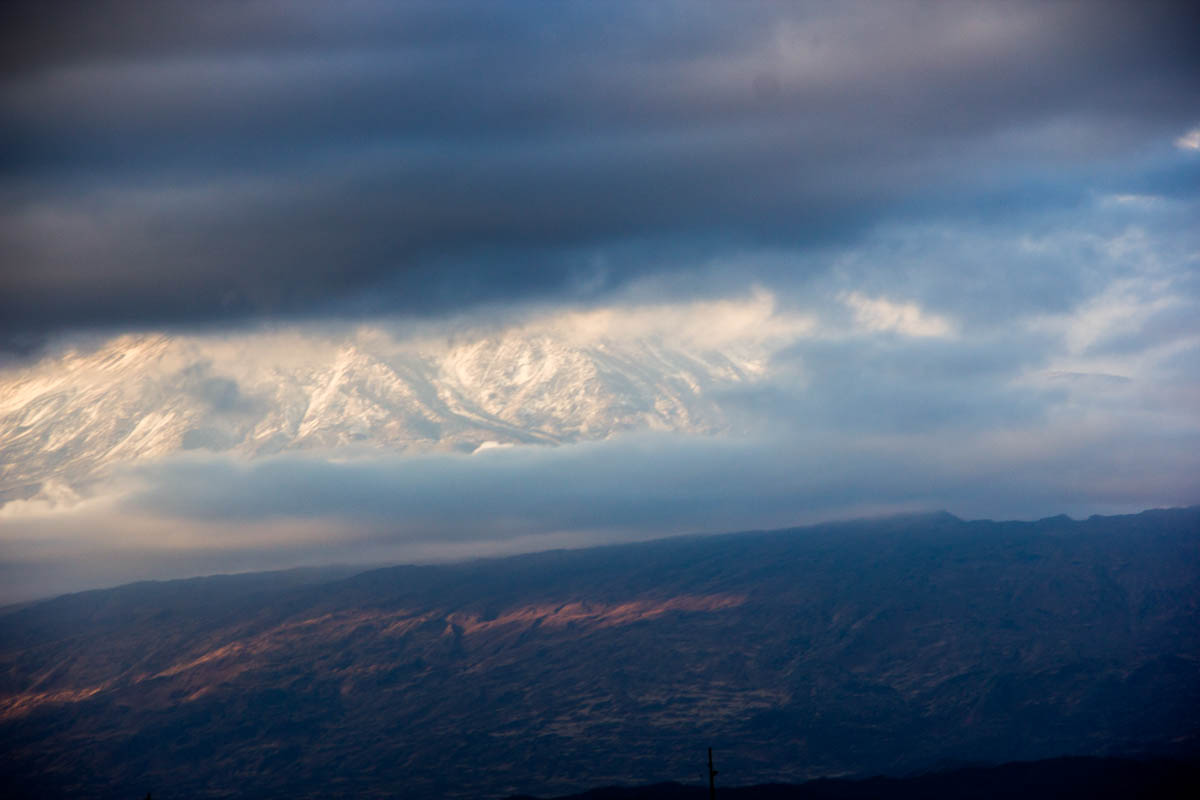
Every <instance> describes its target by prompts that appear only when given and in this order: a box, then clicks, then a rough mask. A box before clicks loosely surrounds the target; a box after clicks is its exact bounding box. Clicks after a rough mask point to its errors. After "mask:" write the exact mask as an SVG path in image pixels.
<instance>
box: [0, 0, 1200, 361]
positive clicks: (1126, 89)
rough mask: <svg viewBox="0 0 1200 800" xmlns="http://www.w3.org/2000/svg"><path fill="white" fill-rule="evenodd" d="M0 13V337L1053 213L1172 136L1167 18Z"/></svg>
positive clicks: (1036, 13) (1178, 120)
mask: <svg viewBox="0 0 1200 800" xmlns="http://www.w3.org/2000/svg"><path fill="white" fill-rule="evenodd" d="M3 13H4V14H5V15H6V17H5V20H4V22H5V25H4V31H5V32H4V34H3V37H4V47H3V48H2V49H3V57H2V60H0V65H2V68H3V82H2V84H0V137H2V138H0V152H2V153H3V154H4V155H3V156H2V159H3V160H2V162H0V214H2V217H0V253H2V254H3V262H2V272H0V320H3V322H2V323H0V334H3V339H4V340H5V341H8V340H12V341H26V340H30V341H33V340H36V338H37V337H38V336H39V335H43V334H45V333H47V332H53V331H55V330H59V329H62V328H70V327H80V326H89V325H101V326H103V325H118V326H122V325H123V326H129V325H134V326H136V325H145V324H163V323H166V322H203V321H206V320H217V319H236V318H253V317H257V316H261V315H295V314H313V313H343V314H344V313H350V312H390V311H404V312H428V311H437V310H444V309H451V308H455V307H462V306H465V305H469V304H472V303H478V302H483V301H501V302H502V301H511V300H522V299H528V298H537V297H553V296H561V297H571V298H579V297H586V296H590V295H594V294H596V293H598V292H603V291H605V290H606V289H609V288H611V287H614V286H618V285H622V284H624V283H627V282H628V281H629V280H630V279H632V278H635V277H638V276H643V275H646V274H648V273H650V272H653V271H656V270H664V269H678V268H680V265H681V264H686V263H688V262H689V261H691V262H694V261H696V260H703V259H708V258H713V257H715V256H718V255H719V254H721V253H730V252H737V251H742V250H745V249H753V248H756V247H785V248H795V247H803V246H806V245H809V244H812V243H815V242H822V241H828V240H830V239H831V238H832V239H837V238H842V237H845V236H847V235H849V234H851V233H853V232H855V231H858V230H861V229H862V228H863V226H866V225H869V224H872V223H874V222H877V221H879V220H881V219H888V218H890V217H911V216H913V215H914V214H915V215H918V216H922V215H925V216H928V215H938V214H946V213H958V212H960V211H961V210H963V209H968V210H969V209H976V210H979V209H984V210H987V212H988V213H989V214H991V213H1004V212H1005V211H1006V210H1009V211H1011V210H1012V208H1009V207H1029V206H1030V205H1037V204H1038V203H1050V204H1058V205H1062V204H1068V205H1069V204H1071V203H1077V202H1079V201H1080V198H1081V197H1083V196H1084V195H1085V194H1086V193H1087V192H1088V191H1090V190H1092V189H1094V188H1096V186H1097V185H1100V186H1103V185H1104V184H1105V182H1106V181H1107V182H1117V181H1120V180H1126V179H1129V180H1132V179H1133V178H1134V177H1137V176H1138V175H1141V173H1142V172H1144V171H1146V170H1150V169H1151V168H1152V167H1153V168H1157V167H1155V165H1156V164H1157V163H1158V162H1154V163H1150V162H1146V163H1142V161H1138V159H1142V160H1143V161H1145V159H1151V161H1153V158H1154V154H1153V152H1151V151H1153V149H1154V143H1155V142H1158V143H1162V142H1167V143H1169V142H1170V141H1172V140H1173V138H1174V137H1176V136H1178V135H1180V133H1181V132H1182V131H1183V130H1186V129H1187V128H1188V127H1190V126H1192V125H1194V124H1195V122H1196V119H1195V118H1196V116H1197V113H1198V112H1197V110H1196V108H1195V107H1194V97H1195V86H1196V85H1197V81H1200V69H1198V63H1197V58H1196V57H1195V56H1194V55H1192V52H1193V49H1194V48H1191V47H1190V45H1191V42H1190V41H1189V38H1190V32H1191V31H1194V30H1195V29H1196V23H1197V19H1196V13H1195V12H1194V11H1188V10H1187V6H1186V5H1185V4H1171V3H1149V4H1146V3H1143V4H1130V3H1049V4H1047V3H1029V4H1015V3H1014V4H961V3H955V4H945V5H936V4H927V3H921V4H905V3H894V4H886V5H883V4H875V3H868V4H862V5H855V4H838V5H829V4H819V5H814V6H812V7H806V6H802V5H785V4H765V3H764V4H744V3H739V4H728V5H726V4H695V3H679V4H667V5H662V4H638V3H617V4H610V3H606V4H574V3H564V4H553V5H543V4H516V3H513V4H503V5H501V4H491V3H482V4H447V3H429V4H398V5H395V6H393V5H391V4H373V3H351V4H336V5H327V4H303V3H297V4H276V3H260V2H238V3H232V2H230V3H221V2H217V3H158V2H155V3H135V2H109V3H84V2H80V3H72V2H58V3H36V4H34V3H16V4H8V5H7V6H6V10H5V11H4V12H3ZM1167 146H1168V147H1169V144H1168V145H1167ZM1160 160H1161V159H1160ZM1139 165H1140V166H1139ZM1163 180H1165V179H1163ZM989 204H993V207H989ZM30 337H32V338H30Z"/></svg>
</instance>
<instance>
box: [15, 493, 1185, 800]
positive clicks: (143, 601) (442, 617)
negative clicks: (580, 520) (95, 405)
mask: <svg viewBox="0 0 1200 800" xmlns="http://www.w3.org/2000/svg"><path fill="white" fill-rule="evenodd" d="M1198 710H1200V508H1189V509H1176V510H1167V511H1148V512H1145V513H1142V514H1138V515H1133V516H1124V517H1093V518H1091V519H1088V520H1086V521H1072V520H1070V519H1068V518H1065V517H1056V518H1050V519H1045V520H1042V521H1040V522H1032V523H1017V522H987V521H981V522H964V521H962V520H959V519H957V518H955V517H953V516H951V515H949V514H945V513H940V514H930V515H914V516H903V517H894V518H888V519H882V520H875V521H864V522H855V523H840V524H830V525H821V526H816V527H811V528H803V529H795V530H785V531H773V532H757V533H740V534H729V535H720V536H707V537H686V538H677V539H670V540H663V541H657V542H650V543H642V544H628V545H619V546H612V547H604V548H597V549H590V550H577V551H559V552H548V553H539V554H533V555H526V556H520V557H515V558H506V559H497V560H485V561H474V562H468V563H461V564H452V565H440V566H419V567H417V566H408V567H395V568H388V569H378V570H372V571H368V572H364V573H361V574H354V575H347V574H345V573H344V572H337V571H330V572H323V571H321V570H309V571H304V572H298V573H269V574H256V575H237V576H223V577H212V578H202V579H194V580H186V581H171V582H162V583H139V584H132V585H129V586H124V587H120V588H117V589H111V590H105V591H96V592H87V593H83V594H76V595H68V596H64V597H59V598H56V599H53V600H47V601H43V602H38V603H33V604H27V605H24V606H22V607H19V608H9V609H6V610H5V611H4V613H3V614H2V615H0V720H2V721H0V753H2V754H3V758H0V794H3V795H4V796H6V797H33V796H38V797H46V796H71V797H96V798H117V797H122V798H128V797H141V796H144V795H145V793H146V792H147V791H152V792H153V793H154V797H155V798H163V799H164V800H168V799H169V798H172V797H220V796H252V795H256V796H263V797H268V796H269V797H282V796H290V797H329V796H371V797H393V796H394V797H405V798H434V797H503V796H508V795H514V794H529V795H535V796H551V795H562V794H568V793H571V792H579V791H583V790H586V789H588V788H591V787H597V786H605V785H613V784H625V785H633V784H651V783H656V782H660V781H677V782H681V783H691V784H697V783H700V782H701V781H702V780H703V776H704V773H703V763H702V754H703V752H704V748H705V747H708V746H712V747H714V748H715V749H716V751H717V753H718V754H719V760H720V764H719V768H720V769H721V781H722V784H723V785H725V786H733V785H743V786H744V785H752V784H762V783H771V782H788V783H795V782H799V781H804V780H808V779H812V778H819V777H831V776H869V775H874V774H889V775H904V774H912V773H913V772H914V771H921V770H928V769H931V768H933V767H936V766H938V765H944V764H947V763H954V762H958V763H963V762H970V763H993V764H995V763H1002V762H1011V761H1024V760H1034V759H1046V758H1053V757H1058V756H1063V755H1080V756H1115V755H1119V756H1152V755H1153V756H1193V755H1195V754H1196V753H1197V752H1198V749H1200V714H1198V713H1197V711H1198ZM851 796H854V795H851Z"/></svg>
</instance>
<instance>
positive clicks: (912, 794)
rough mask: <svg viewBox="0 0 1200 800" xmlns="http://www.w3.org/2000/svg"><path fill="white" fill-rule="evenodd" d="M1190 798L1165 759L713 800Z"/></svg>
mask: <svg viewBox="0 0 1200 800" xmlns="http://www.w3.org/2000/svg"><path fill="white" fill-rule="evenodd" d="M1197 793H1200V766H1198V765H1196V764H1195V763H1185V762H1181V761H1172V760H1166V759H1157V760H1150V761H1133V760H1130V759H1120V758H1055V759H1047V760H1044V761H1030V762H1022V763H1019V764H1003V765H1001V766H998V767H969V768H963V769H957V770H949V771H945V772H937V773H932V774H928V775H918V776H916V777H910V778H886V777H882V776H877V777H874V778H867V779H861V780H850V779H845V778H841V779H828V778H826V779H821V780H815V781H808V782H806V783H802V784H765V785H761V786H737V787H722V788H721V791H720V797H721V800H1010V798H1020V800H1068V799H1069V798H1079V800H1130V799H1131V798H1147V799H1148V798H1157V799H1158V800H1175V799H1176V798H1178V800H1192V798H1194V797H1196V795H1197ZM509 800H535V798H531V797H513V798H510V799H509ZM554 800H708V788H707V787H705V786H684V785H682V784H678V783H664V784H658V785H655V786H638V787H629V788H618V787H610V788H605V789H593V790H591V791H587V792H583V793H582V794H573V795H570V796H569V797H558V798H555V799H554Z"/></svg>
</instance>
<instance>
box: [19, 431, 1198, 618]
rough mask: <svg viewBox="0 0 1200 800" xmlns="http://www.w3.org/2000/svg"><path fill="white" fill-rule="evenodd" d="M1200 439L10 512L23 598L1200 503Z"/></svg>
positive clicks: (828, 448) (703, 464)
mask: <svg viewBox="0 0 1200 800" xmlns="http://www.w3.org/2000/svg"><path fill="white" fill-rule="evenodd" d="M1197 454H1200V436H1198V435H1197V434H1196V433H1195V432H1191V433H1190V434H1188V435H1187V436H1186V437H1183V438H1180V437H1178V436H1171V435H1167V434H1166V433H1163V434H1160V435H1159V436H1156V437H1147V436H1146V435H1144V434H1140V435H1137V436H1129V435H1127V434H1125V433H1123V432H1121V431H1119V430H1096V429H1094V428H1093V427H1090V426H1088V425H1083V424H1081V425H1075V426H1064V427H1060V428H1057V429H1048V428H1043V427H1038V428H1034V429H1025V430H1001V431H993V432H989V433H987V434H980V435H970V436H964V435H962V434H961V433H956V432H952V431H943V432H940V433H938V434H936V435H933V436H929V435H926V436H924V437H923V438H922V440H921V442H920V443H919V444H918V443H917V442H916V441H915V440H914V439H913V438H912V437H906V436H897V435H892V436H885V435H877V436H858V437H854V439H852V440H848V439H847V438H846V437H844V436H840V435H836V434H820V433H810V434H798V433H794V432H793V433H788V434H785V435H777V436H774V437H771V438H770V439H769V440H762V439H758V440H745V439H741V440H723V439H711V438H710V439H696V438H688V437H680V436H672V435H657V436H655V435H645V436H631V437H625V438H622V439H617V440H611V441H607V442H593V443H582V444H574V445H568V446H562V447H556V448H542V447H536V448H513V449H502V450H493V451H488V452H486V453H481V454H477V455H474V456H465V455H445V454H443V455H429V456H418V457H410V458H386V457H385V458H374V459H367V460H358V461H352V462H342V463H339V462H336V461H329V460H326V459H321V458H314V457H303V456H292V457H284V458H274V459H270V460H268V461H263V462H255V463H246V462H243V461H238V460H233V459H226V458H218V457H206V458H191V459H183V460H178V459H176V460H172V461H168V462H164V463H159V464H156V465H154V466H153V467H140V468H136V469H134V470H133V471H132V474H127V475H126V476H124V483H122V482H120V481H118V482H116V483H114V484H113V485H114V486H116V487H121V486H124V487H125V488H123V489H119V490H116V491H115V492H114V494H113V495H112V496H107V497H106V496H101V497H100V499H98V500H93V501H89V502H85V503H84V504H82V505H80V506H78V507H76V508H75V509H73V510H67V511H61V510H60V511H55V512H47V513H45V514H39V513H37V512H36V509H31V510H25V511H23V512H21V513H19V514H13V515H10V517H9V518H8V519H7V520H5V526H4V529H3V530H4V550H5V559H4V561H3V565H2V569H3V571H4V572H5V573H9V578H8V580H7V581H6V589H5V592H6V595H5V597H4V598H3V599H6V600H14V599H21V598H24V597H29V596H34V595H39V594H48V593H52V592H57V591H65V590H68V589H78V588H80V587H81V586H89V585H104V584H111V583H116V582H121V581H127V580H131V579H135V578H145V577H160V578H161V577H167V576H171V575H192V574H197V573H203V572H214V571H238V570H245V569H256V568H257V569H261V568H273V567H280V566H292V565H299V564H322V563H330V562H342V563H370V562H381V561H414V560H416V561H422V560H428V559H434V560H437V559H447V558H457V557H464V556H472V555H485V554H489V553H505V552H519V551H524V550H536V549H544V548H547V547H553V546H578V545H586V544H592V543H600V542H611V541H621V540H630V539H639V538H649V537H652V536H661V535H666V534H672V533H686V532H696V531H721V530H737V529H748V528H754V527H773V526H785V525H789V524H797V523H801V522H807V521H816V520H819V519H829V518H837V517H847V516H856V515H862V514H864V513H867V514H869V513H882V512H891V511H900V510H917V509H922V510H923V509H932V508H941V507H946V508H950V509H952V510H954V511H955V512H957V513H959V514H960V515H964V516H993V517H995V516H999V517H1005V518H1011V517H1021V518H1036V517H1040V516H1046V515H1050V514H1051V513H1059V512H1062V511H1068V512H1073V513H1076V514H1085V513H1092V512H1095V511H1133V510H1138V509H1141V508H1144V507H1151V506H1169V505H1181V504H1186V503H1187V502H1189V501H1194V500H1195V494H1194V492H1195V482H1194V480H1193V478H1192V476H1194V475H1196V474H1200V455H1197Z"/></svg>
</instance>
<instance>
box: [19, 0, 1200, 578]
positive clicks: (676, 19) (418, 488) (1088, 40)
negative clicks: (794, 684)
mask: <svg viewBox="0 0 1200 800" xmlns="http://www.w3.org/2000/svg"><path fill="white" fill-rule="evenodd" d="M0 14H3V17H2V18H0V21H2V22H3V25H0V31H2V32H0V38H2V42H0V43H2V44H3V46H2V47H0V426H4V427H0V456H2V457H0V502H2V503H4V505H2V506H0V585H2V586H5V587H7V591H8V592H9V594H10V597H9V599H16V598H19V597H28V596H30V595H33V594H44V593H48V592H50V591H57V590H63V589H68V588H78V587H82V586H89V585H102V584H105V583H112V582H116V581H119V580H128V579H131V578H134V577H162V576H168V575H183V574H196V573H198V572H207V571H214V570H236V569H252V568H265V567H272V566H286V565H289V564H301V563H326V562H329V561H378V560H407V559H414V558H416V559H419V558H449V557H455V556H462V555H472V554H482V553H488V552H503V551H513V550H522V549H534V548H537V547H545V546H557V545H577V544H582V543H590V542H596V541H613V540H618V539H627V538H641V537H648V536H656V535H663V534H668V533H679V532H684V531H696V530H717V529H736V528H749V527H756V526H772V525H785V524H792V523H797V522H803V521H808V520H813V519H821V518H828V517H833V516H846V515H855V514H863V513H872V512H875V511H887V510H898V509H915V508H923V509H928V508H947V509H949V510H951V511H953V512H955V513H958V514H960V515H964V516H975V515H987V516H1004V517H1029V516H1038V515H1043V514H1052V513H1059V512H1064V511H1065V512H1071V513H1079V514H1087V513H1094V512H1103V511H1123V510H1136V509H1138V508H1142V507H1146V506H1154V505H1175V504H1187V503H1194V502H1197V501H1198V500H1200V494H1198V492H1200V479H1198V476H1200V461H1198V456H1197V453H1200V441H1198V440H1200V416H1198V412H1197V409H1200V378H1198V376H1200V323H1198V322H1197V320H1200V260H1198V259H1200V229H1197V226H1196V224H1195V223H1196V220H1197V219H1200V150H1198V149H1197V141H1198V139H1197V131H1198V130H1200V128H1198V127H1197V126H1198V125H1200V106H1197V105H1196V91H1195V90H1196V87H1197V86H1198V85H1200V57H1198V56H1197V52H1198V51H1197V49H1196V48H1195V46H1194V42H1193V41H1192V39H1194V34H1193V32H1194V31H1195V30H1197V29H1198V28H1200V12H1198V10H1197V8H1196V7H1195V4H1187V3H1176V2H1167V1H1166V0H1163V1H1162V2H1144V3H1137V4H1133V3H1125V2H1116V1H1115V0H1114V2H1093V3H1076V2H1033V1H1032V0H1031V1H1030V2H1011V3H1005V4H1003V5H998V4H993V3H972V2H966V3H928V2H915V1H914V2H895V3H887V4H881V3H877V2H861V3H860V2H846V3H838V4H830V3H792V4H777V3H761V4H758V3H737V4H735V5H733V4H725V3H716V2H714V3H695V2H686V3H685V2H680V3H666V4H662V3H656V4H644V3H636V2H624V1H621V2H615V3H604V4H602V5H599V4H594V3H574V2H564V3H554V4H550V5H543V4H537V5H533V4H522V3H507V4H497V3H488V2H478V3H470V2H468V3H445V2H417V3H404V4H393V3H379V2H368V1H367V0H356V2H351V3H339V4H337V5H336V6H333V5H330V4H327V3H308V2H294V3H287V4H279V3H274V2H266V1H265V0H261V1H260V0H238V1H237V2H233V1H232V0H230V1H228V2H226V1H224V0H217V1H216V2H206V3H195V2H174V1H173V0H167V1H166V2H145V1H144V0H104V1H102V2H82V0H80V1H79V2H74V1H73V0H63V2H59V3H55V4H46V3H32V2H16V3H8V4H6V5H5V7H4V10H3V12H0ZM97 354H101V355H103V358H102V359H101V361H103V362H104V365H103V366H96V357H97ZM360 356H362V358H360ZM123 359H124V360H123ZM564 365H565V366H564ZM567 367H570V369H568V368H567ZM126 368H128V372H124V371H122V370H126ZM105 370H107V372H105ZM589 370H590V371H589ZM93 372H97V374H98V372H104V374H105V375H107V378H105V379H104V380H100V379H98V378H97V377H96V375H95V374H93ZM565 375H572V376H576V377H577V376H578V375H584V376H585V378H586V380H580V381H577V380H576V377H572V378H569V379H568V378H565V377H563V376H565ZM347 376H351V377H352V378H353V380H350V378H348V377H347ZM730 376H733V377H730ZM339 381H340V383H339ZM348 381H349V383H352V384H353V386H354V387H355V388H354V391H352V392H348V393H347V392H345V391H343V388H344V387H345V385H348V383H347V382H348ZM573 381H574V382H573ZM589 381H591V382H590V383H589ZM339 387H341V388H339ZM405 392H407V393H408V394H405ZM401 395H404V397H406V398H408V399H407V400H405V401H404V403H399V401H398V400H397V398H398V397H400V396H401ZM409 400H411V401H412V402H411V403H408V401H409ZM405 403H408V405H405ZM401 406H404V407H405V408H410V407H411V409H416V410H415V411H413V412H412V413H411V414H407V415H405V414H400V413H397V412H396V411H395V409H396V408H399V407H401ZM546 420H551V421H552V422H553V425H551V424H550V423H548V422H546ZM97 443H99V444H97ZM551 444H553V445H554V446H547V445H551ZM85 445H87V446H86V447H85ZM92 445H95V447H92ZM501 445H502V446H501ZM89 448H91V449H89ZM79 452H85V453H90V454H91V455H90V456H89V457H88V458H86V459H82V460H80V459H75V460H74V461H72V460H71V459H72V454H73V453H76V454H77V453H79ZM93 456H94V457H93Z"/></svg>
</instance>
